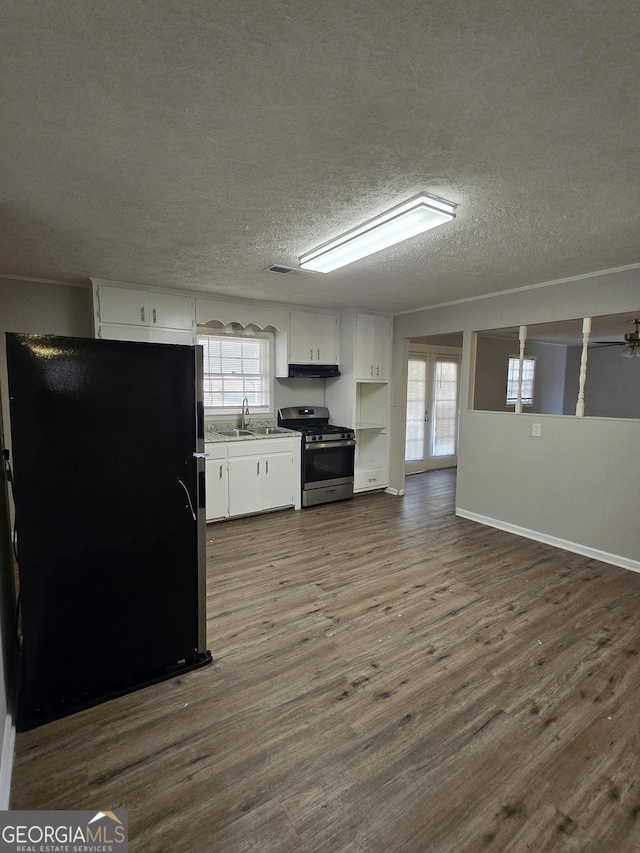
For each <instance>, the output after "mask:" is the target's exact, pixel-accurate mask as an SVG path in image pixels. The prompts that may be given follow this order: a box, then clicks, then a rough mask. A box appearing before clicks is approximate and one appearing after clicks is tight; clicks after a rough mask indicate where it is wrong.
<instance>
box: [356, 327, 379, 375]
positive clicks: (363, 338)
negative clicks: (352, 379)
mask: <svg viewBox="0 0 640 853" xmlns="http://www.w3.org/2000/svg"><path fill="white" fill-rule="evenodd" d="M375 320H376V318H375V317H374V316H373V314H358V316H357V318H356V379H375V372H376V365H375V334H376V331H375Z"/></svg>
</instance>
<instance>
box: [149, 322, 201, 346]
mask: <svg viewBox="0 0 640 853" xmlns="http://www.w3.org/2000/svg"><path fill="white" fill-rule="evenodd" d="M147 340H148V341H151V343H154V344H184V345H185V346H188V347H190V346H193V345H194V344H195V341H194V339H193V331H192V330H191V329H190V330H189V331H187V330H186V329H154V328H153V326H151V327H149V329H148V337H147Z"/></svg>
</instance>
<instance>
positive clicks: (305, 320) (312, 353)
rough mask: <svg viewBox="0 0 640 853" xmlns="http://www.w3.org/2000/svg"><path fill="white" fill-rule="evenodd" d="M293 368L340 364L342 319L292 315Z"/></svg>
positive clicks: (302, 313) (310, 313) (316, 313)
mask: <svg viewBox="0 0 640 853" xmlns="http://www.w3.org/2000/svg"><path fill="white" fill-rule="evenodd" d="M289 364H338V316H337V314H325V313H321V312H319V311H291V316H290V329H289Z"/></svg>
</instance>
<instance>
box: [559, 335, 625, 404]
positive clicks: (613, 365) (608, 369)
mask: <svg viewBox="0 0 640 853" xmlns="http://www.w3.org/2000/svg"><path fill="white" fill-rule="evenodd" d="M621 350H622V347H617V346H615V347H592V348H590V349H589V351H588V355H587V381H586V384H585V389H584V413H585V415H587V416H590V417H594V418H640V358H635V357H634V358H622V357H621V355H620V352H621ZM581 354H582V347H569V359H568V363H567V382H568V384H575V387H576V388H577V387H578V380H579V374H580V356H581ZM567 410H568V412H569V413H575V398H574V402H573V410H571V408H570V407H569V399H568V398H567Z"/></svg>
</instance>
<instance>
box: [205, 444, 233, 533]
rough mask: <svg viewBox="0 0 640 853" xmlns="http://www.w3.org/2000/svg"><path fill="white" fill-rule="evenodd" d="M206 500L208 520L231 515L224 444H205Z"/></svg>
mask: <svg viewBox="0 0 640 853" xmlns="http://www.w3.org/2000/svg"><path fill="white" fill-rule="evenodd" d="M205 483H206V487H205V502H206V509H205V513H206V517H207V521H215V520H216V519H218V518H226V517H227V516H228V515H229V486H228V478H227V448H226V446H225V445H224V444H207V445H205Z"/></svg>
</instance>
